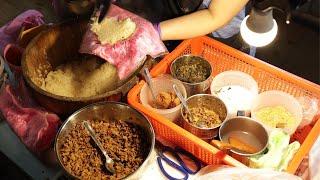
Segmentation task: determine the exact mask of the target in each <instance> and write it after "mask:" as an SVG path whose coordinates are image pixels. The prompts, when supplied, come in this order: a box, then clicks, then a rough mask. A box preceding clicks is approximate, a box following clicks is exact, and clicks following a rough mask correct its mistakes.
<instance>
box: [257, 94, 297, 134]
mask: <svg viewBox="0 0 320 180" xmlns="http://www.w3.org/2000/svg"><path fill="white" fill-rule="evenodd" d="M274 106H282V107H284V108H285V109H286V110H287V111H288V112H289V113H291V114H292V115H293V117H294V119H295V121H294V123H293V124H292V125H291V126H290V127H284V128H282V129H283V130H284V131H285V132H286V133H288V134H289V135H292V134H293V133H294V132H295V131H296V129H297V128H298V126H299V124H300V123H301V120H302V107H301V105H300V103H299V102H298V100H296V98H294V97H293V96H291V95H290V94H287V93H285V92H282V91H276V90H273V91H266V92H263V93H261V94H259V95H258V96H257V97H256V98H255V100H254V101H253V103H252V111H251V116H252V118H253V119H255V120H258V121H259V118H258V117H257V112H258V111H259V109H261V108H265V107H274ZM264 125H265V126H266V128H267V129H268V130H269V131H270V130H272V129H273V128H272V127H270V126H268V125H266V124H264Z"/></svg>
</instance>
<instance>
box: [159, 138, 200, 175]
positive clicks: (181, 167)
mask: <svg viewBox="0 0 320 180" xmlns="http://www.w3.org/2000/svg"><path fill="white" fill-rule="evenodd" d="M156 151H157V154H158V157H157V162H158V165H159V167H160V170H161V172H162V173H163V174H164V175H165V176H166V177H167V178H168V179H169V180H180V179H177V178H175V177H172V176H171V175H170V174H169V173H167V172H166V171H165V169H164V168H163V164H162V160H163V161H165V162H166V163H167V164H168V165H169V166H171V167H173V168H174V169H176V170H178V171H179V172H181V173H182V174H183V175H184V177H183V178H182V179H183V180H187V179H188V178H189V174H196V173H197V172H199V171H200V169H201V163H200V161H199V160H198V159H197V158H196V157H194V156H193V155H192V154H191V153H189V152H187V151H185V150H184V149H182V148H180V147H175V148H171V147H169V146H165V145H162V144H161V143H160V142H156ZM165 153H170V154H171V155H172V156H173V157H174V158H175V159H176V160H177V162H178V163H175V162H173V161H172V160H171V159H170V158H168V157H167V156H166V155H165ZM180 155H184V156H186V157H188V158H189V159H190V160H192V162H193V163H194V165H195V166H196V169H195V170H192V169H190V168H189V167H187V165H186V163H185V162H184V161H183V160H182V158H181V156H180Z"/></svg>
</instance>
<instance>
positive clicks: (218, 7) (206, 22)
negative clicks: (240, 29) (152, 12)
mask: <svg viewBox="0 0 320 180" xmlns="http://www.w3.org/2000/svg"><path fill="white" fill-rule="evenodd" d="M247 2H248V0H233V1H232V2H231V1H226V0H212V2H211V4H210V7H209V9H204V10H201V11H197V12H195V13H192V14H189V15H185V16H182V17H178V18H175V19H170V20H167V21H163V22H161V23H160V29H161V38H162V40H180V39H189V38H193V37H197V36H203V35H206V34H209V33H211V32H213V31H215V30H217V29H219V28H221V27H222V26H224V25H225V24H227V23H228V22H229V21H230V20H231V19H232V18H233V17H234V16H236V15H237V14H238V13H239V12H240V11H241V9H242V8H243V7H244V6H245V4H246V3H247Z"/></svg>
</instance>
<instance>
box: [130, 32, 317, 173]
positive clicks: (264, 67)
mask: <svg viewBox="0 0 320 180" xmlns="http://www.w3.org/2000/svg"><path fill="white" fill-rule="evenodd" d="M184 54H193V55H199V56H202V57H204V58H206V59H207V60H209V61H210V63H211V65H212V66H213V69H214V70H213V73H212V75H213V76H215V75H217V74H219V73H221V72H223V71H227V70H239V71H243V72H245V73H248V74H250V75H251V76H253V77H254V78H255V80H256V81H257V82H258V85H259V90H260V92H263V91H267V90H281V91H284V92H287V93H290V94H292V95H293V96H295V97H299V96H309V97H314V98H317V99H320V86H319V85H317V84H314V83H312V82H310V81H307V80H305V79H302V78H300V77H298V76H295V75H293V74H291V73H288V72H286V71H284V70H281V69H279V68H277V67H275V66H272V65H270V64H268V63H265V62H263V61H261V60H258V59H256V58H254V57H251V56H249V55H247V54H245V53H242V52H240V51H238V50H236V49H233V48H231V47H229V46H226V45H224V44H222V43H220V42H218V41H215V40H213V39H211V38H209V37H199V38H195V39H190V40H185V41H184V42H182V43H181V44H180V45H179V46H178V47H177V48H176V49H175V50H174V51H173V52H171V53H170V54H168V55H167V56H166V57H165V58H164V59H163V60H162V61H160V62H159V63H158V64H157V65H156V66H155V67H154V68H153V69H152V70H151V75H152V76H153V77H155V76H158V75H160V74H164V73H169V72H170V64H171V62H172V61H173V60H174V59H176V58H177V57H179V56H181V55H184ZM144 83H145V82H144V81H140V82H139V83H138V84H137V85H136V86H135V87H133V88H132V89H131V90H130V91H129V94H128V102H129V104H130V105H131V106H133V107H134V108H136V109H137V110H139V111H141V112H142V113H144V114H145V115H146V116H147V117H148V118H149V119H150V120H151V123H152V125H153V128H154V130H155V132H156V136H157V137H160V138H164V139H166V140H169V141H171V142H173V143H175V144H177V145H178V146H180V147H182V148H184V149H186V150H187V151H189V152H191V153H192V154H194V155H195V156H196V157H198V158H199V159H200V160H202V161H203V162H205V163H207V164H217V163H225V164H228V165H233V166H238V167H241V166H245V165H244V164H242V163H241V162H239V161H237V160H236V159H234V158H233V157H231V156H224V158H223V159H222V162H221V161H219V159H218V158H217V156H216V153H217V152H219V150H218V149H216V148H215V147H213V146H211V145H210V144H208V143H207V142H205V141H203V140H201V139H199V138H198V137H196V136H194V135H193V134H191V133H189V132H188V131H186V130H184V129H183V128H181V127H180V126H178V125H176V124H174V123H173V122H171V121H169V120H167V119H166V118H164V117H163V116H161V115H159V114H156V113H153V112H151V111H150V110H148V109H147V108H145V107H144V106H143V105H142V104H141V103H140V102H139V93H140V90H141V88H142V86H143V84H144ZM319 133H320V121H318V120H315V121H314V123H313V124H312V125H310V126H308V127H306V128H304V129H302V130H300V131H297V132H296V133H295V134H294V135H293V136H292V138H293V139H294V140H298V141H300V142H301V143H302V145H301V147H300V149H299V150H298V152H297V153H296V155H295V156H294V158H293V159H292V161H291V163H290V165H289V167H288V168H287V172H289V173H295V171H296V170H297V168H298V166H299V164H300V163H301V161H302V160H303V158H304V157H305V156H306V155H307V153H308V152H309V151H310V149H311V147H312V145H313V143H314V142H315V141H316V139H317V137H318V136H319Z"/></svg>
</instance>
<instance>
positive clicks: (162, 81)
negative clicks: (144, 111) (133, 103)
mask: <svg viewBox="0 0 320 180" xmlns="http://www.w3.org/2000/svg"><path fill="white" fill-rule="evenodd" d="M151 82H152V84H153V87H154V93H155V95H156V96H157V95H158V93H160V92H173V93H174V90H173V87H172V86H173V84H176V85H177V87H178V89H179V90H180V92H181V93H182V95H183V97H184V98H186V97H187V92H186V89H185V87H184V85H183V84H182V83H181V81H179V80H177V79H174V78H172V77H171V76H169V75H162V76H159V77H156V78H152V79H151ZM153 101H154V99H153V97H152V94H151V91H150V89H149V86H148V85H147V83H145V84H144V85H143V87H142V89H141V91H140V102H141V103H142V105H143V106H145V107H147V108H148V109H150V110H152V111H154V112H156V113H158V114H160V115H163V116H164V117H166V118H167V119H169V120H171V121H174V120H176V119H177V118H178V117H179V116H180V109H181V104H180V105H178V106H176V107H174V108H171V109H157V108H153V107H152V106H151V104H152V102H153Z"/></svg>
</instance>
